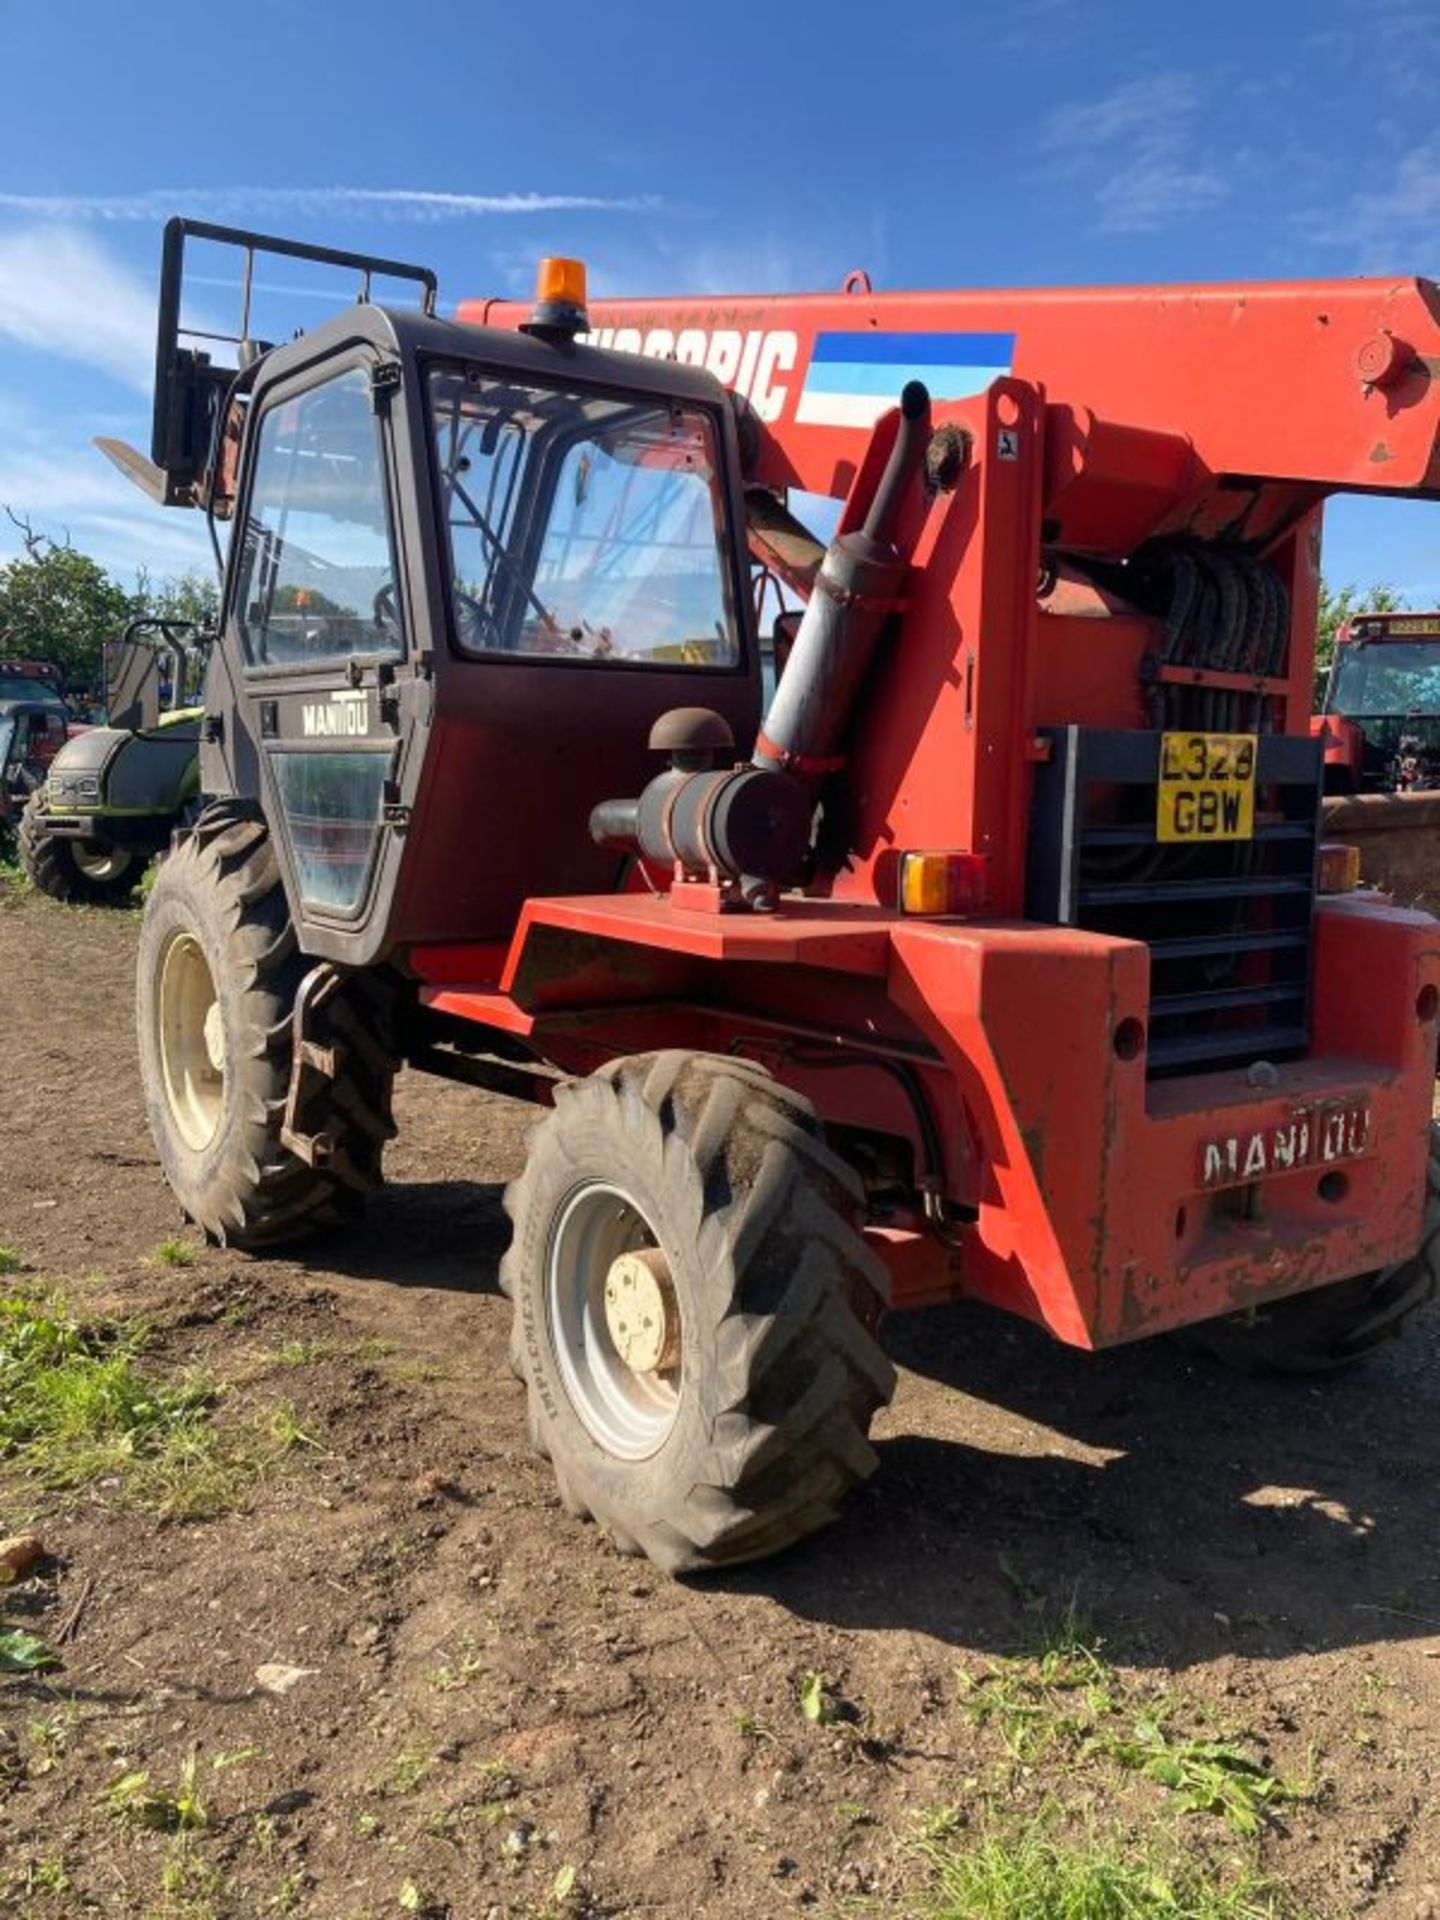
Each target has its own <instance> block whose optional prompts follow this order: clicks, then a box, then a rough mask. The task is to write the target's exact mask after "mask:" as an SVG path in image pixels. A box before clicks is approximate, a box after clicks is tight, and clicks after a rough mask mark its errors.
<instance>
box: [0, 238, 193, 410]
mask: <svg viewBox="0 0 1440 1920" xmlns="http://www.w3.org/2000/svg"><path fill="white" fill-rule="evenodd" d="M0 339H8V340H12V341H15V342H16V343H17V344H19V345H20V346H24V347H33V348H35V349H37V350H38V351H39V352H41V353H51V354H58V355H59V356H60V357H61V358H62V359H66V360H78V361H80V362H82V363H83V364H84V365H85V366H89V367H97V368H99V370H100V371H101V372H102V373H107V374H109V375H110V376H111V377H112V378H113V379H116V380H120V381H123V382H124V384H125V385H126V386H129V387H133V388H134V389H135V390H136V391H137V392H139V393H145V394H148V393H149V392H150V391H151V389H152V386H153V384H154V377H155V294H154V290H153V288H151V287H150V286H149V285H148V284H147V283H146V282H145V281H143V280H141V279H140V277H139V276H138V275H137V274H135V273H132V272H131V271H130V269H129V268H128V267H125V266H123V265H122V264H121V263H120V262H119V261H118V260H116V259H114V258H113V256H111V255H110V254H109V253H107V252H106V251H105V250H104V249H103V248H101V247H98V246H96V244H95V243H94V241H93V240H90V239H89V238H87V237H86V236H85V235H84V234H79V233H71V232H67V231H66V230H65V229H63V228H61V229H48V230H44V231H41V230H38V229H34V228H27V229H25V230H24V231H22V232H18V233H4V234H0Z"/></svg>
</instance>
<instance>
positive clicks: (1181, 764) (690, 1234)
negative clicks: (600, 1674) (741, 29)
mask: <svg viewBox="0 0 1440 1920" xmlns="http://www.w3.org/2000/svg"><path fill="white" fill-rule="evenodd" d="M196 234H199V235H200V236H201V237H204V238H207V239H220V240H226V241H230V242H232V243H233V244H235V245H238V246H239V247H241V248H242V249H243V250H244V253H245V256H246V268H245V280H246V284H247V285H248V284H249V274H250V265H251V263H252V261H253V258H254V256H255V254H256V253H257V252H261V251H264V250H265V249H267V248H268V249H270V250H272V251H282V252H287V253H295V252H306V251H309V252H313V253H314V254H315V256H316V257H319V258H324V259H328V260H330V261H332V262H339V263H341V264H349V265H351V266H354V267H356V268H357V269H358V270H359V271H360V272H361V273H362V274H363V275H364V276H365V280H366V286H367V287H368V283H369V278H370V276H371V275H372V274H373V273H380V272H385V273H391V274H395V273H399V274H407V273H408V274H410V275H411V276H412V277H413V278H414V279H415V280H416V281H417V282H418V283H419V285H420V288H421V293H422V300H421V306H420V309H419V310H418V311H414V310H402V309H398V308H381V307H379V306H376V305H373V304H371V303H369V302H368V301H366V300H363V299H362V301H361V302H360V303H359V304H357V305H355V306H353V307H350V308H349V309H348V310H346V311H344V312H343V313H340V314H338V315H336V317H334V318H333V319H331V320H328V321H326V322H324V323H323V324H322V325H321V326H319V327H317V328H316V329H315V331H314V332H312V333H310V334H308V335H306V336H304V337H302V338H299V339H296V340H294V341H291V342H288V343H287V344H285V345H283V346H279V347H275V348H272V349H266V348H265V347H264V346H263V343H259V342H255V341H252V340H250V339H248V338H245V337H244V336H245V335H246V334H247V333H248V325H247V324H245V323H244V322H242V324H241V326H240V329H239V334H240V336H241V338H240V340H239V343H238V347H237V352H236V354H235V365H234V366H233V367H221V366H219V365H216V364H213V363H212V361H211V360H210V359H209V358H208V357H207V351H206V350H204V349H202V348H200V347H198V346H195V345H193V344H187V342H186V340H185V337H184V335H183V332H182V330H181V327H180V321H179V314H180V294H181V285H182V279H183V272H184V248H185V243H186V240H187V238H188V237H191V236H193V235H196ZM433 306H434V283H433V280H432V279H431V278H430V277H429V276H428V275H426V274H425V273H424V272H423V270H421V269H409V268H406V267H404V266H403V265H397V264H396V263H393V262H388V263H387V262H377V261H373V260H367V259H365V258H363V257H361V256H350V255H337V254H333V253H329V252H327V251H324V250H314V249H311V250H307V249H303V248H300V247H298V246H297V245H296V244H295V243H290V242H275V241H268V240H264V239H263V238H261V237H259V236H255V235H246V234H237V233H234V232H232V231H229V230H225V229H214V228H206V227H199V226H196V225H195V224H193V223H186V222H183V221H176V222H172V223H171V226H170V228H169V230H168V231H167V237H166V256H165V266H164V273H163V279H162V299H161V327H160V342H159V355H158V362H157V365H158V382H157V402H156V429H155V439H154V446H153V450H152V452H153V458H152V460H150V461H148V462H147V461H144V460H142V459H141V457H140V456H139V455H136V454H133V453H129V452H128V451H127V452H125V454H124V456H123V457H124V460H125V463H126V464H127V466H128V467H129V469H130V470H131V471H132V472H134V473H135V474H136V475H137V476H138V477H140V478H141V480H142V482H143V483H144V484H146V485H147V486H148V487H149V488H150V490H151V491H152V492H153V493H154V494H155V496H156V497H157V498H164V499H166V500H170V501H173V502H175V503H177V504H182V505H199V506H201V507H202V508H203V509H204V510H205V511H206V512H207V513H208V514H210V515H212V516H215V517H221V518H223V517H226V516H232V515H233V526H234V532H233V536H232V539H231V543H230V551H229V557H228V563H227V569H226V574H227V577H226V584H225V593H224V600H223V614H222V631H221V633H220V636H219V639H218V642H217V644H216V646H215V648H214V650H213V652H212V655H211V659H210V668H209V677H208V682H207V689H206V719H205V722H204V726H203V733H202V748H201V753H202V787H203V791H204V794H205V796H206V799H207V804H206V806H205V809H204V811H203V813H202V814H201V817H200V819H199V820H198V822H197V823H196V824H195V826H194V827H193V829H191V830H190V831H188V832H187V833H185V834H183V835H182V836H180V837H178V839H177V842H176V845H175V847H174V850H173V852H172V854H171V857H170V858H169V859H168V860H167V861H166V862H165V864H164V866H163V868H162V870H161V873H160V876H159V878H158V880H157V883H156V885H155V888H154V890H153V892H152V893H151V895H150V898H149V901H148V903H147V907H146V913H145V922H144V929H143V934H142V940H141V953H140V962H139V1024H140V1039H141V1059H142V1068H143V1074H144V1083H145V1090H146V1096H147V1102H148V1107H149V1112H150V1118H151V1122H152V1126H153V1129H154V1133H155V1138H156V1141H157V1144H158V1147H159V1151H160V1156H161V1160H162V1162H163V1164H164V1167H165V1170H166V1172H167V1174H168V1176H169V1179H170V1181H171V1183H172V1185H173V1186H174V1188H175V1191H176V1192H177V1194H178V1195H179V1197H180V1200H181V1202H182V1204H183V1205H184V1207H185V1209H186V1211H187V1212H188V1213H189V1214H190V1215H191V1217H192V1218H193V1219H195V1220H196V1221H198V1222H199V1223H200V1224H201V1226H202V1227H203V1228H204V1229H205V1230H206V1232H207V1233H209V1234H211V1235H212V1236H214V1237H216V1238H217V1239H221V1240H225V1241H227V1242H230V1243H232V1244H236V1245H240V1246H247V1247H255V1246H268V1245H271V1244H274V1243H276V1242H279V1241H281V1240H283V1239H286V1238H288V1237H292V1236H294V1235H297V1234H299V1233H302V1232H305V1231H308V1230H311V1229H313V1228H315V1227H316V1226H319V1225H322V1224H324V1223H326V1222H328V1221H331V1220H334V1219H337V1218H345V1217H347V1216H348V1215H349V1214H350V1213H351V1212H352V1211H353V1208H354V1205H355V1204H356V1201H357V1197H358V1196H359V1195H360V1194H361V1193H362V1192H363V1190H364V1189H365V1188H366V1187H369V1186H372V1185H374V1184H375V1183H376V1182H377V1181H378V1179H379V1177H380V1162H381V1154H382V1150H383V1147H384V1143H385V1141H386V1139H387V1138H388V1136H389V1135H390V1133H391V1132H392V1131H393V1123H392V1120H391V1113H390V1088H391V1081H392V1077H393V1074H394V1071H395V1068H396V1067H397V1065H399V1064H400V1063H402V1062H403V1063H405V1064H408V1065H410V1066H411V1067H413V1068H416V1069H419V1070H423V1071H429V1072H434V1073H438V1074H442V1075H447V1076H450V1077H453V1078H457V1079H460V1080H463V1081H469V1082H472V1083H474V1084H477V1085H481V1086H485V1087H490V1088H501V1089H504V1090H505V1091H508V1092H511V1093H516V1094H519V1095H520V1096H521V1097H523V1098H526V1099H530V1100H532V1101H534V1102H536V1103H537V1106H538V1107H539V1108H540V1109H541V1114H542V1117H541V1118H540V1120H539V1124H538V1126H537V1129H536V1131H535V1134H534V1136H533V1138H532V1141H531V1145H530V1150H529V1158H528V1162H527V1165H526V1167H525V1170H524V1172H523V1173H522V1174H521V1176H520V1177H519V1179H518V1180H517V1181H516V1182H515V1183H514V1184H513V1185H512V1186H511V1188H510V1190H509V1192H508V1194H507V1198H506V1206H507V1209H508V1211H509V1213H510V1216H511V1219H512V1221H513V1228H514V1231H513V1240H512V1244H511V1247H510V1249H509V1251H508V1253H507V1254H506V1256H505V1260H504V1263H503V1267H502V1275H501V1277H502V1282H503V1285H504V1287H505V1290H506V1292H507V1293H508V1294H509V1295H510V1296H511V1298H512V1300H513V1302H514V1322H513V1325H514V1337H513V1346H512V1356H513V1360H514V1364H515V1367H516V1370H517V1371H518V1372H519V1374H520V1375H521V1376H522V1378H523V1379H524V1381H525V1383H526V1387H527V1390H528V1399H529V1418H530V1429H531V1434H532V1437H533V1439H534V1441H535V1443H536V1445H537V1446H538V1447H539V1448H540V1449H541V1450H542V1451H543V1452H544V1453H546V1454H547V1455H548V1456H549V1458H550V1459H551V1461H552V1463H553V1466H554V1470H555V1474H556V1478H557V1481H558V1484H559V1487H560V1490H561V1493H562V1495H563V1497H564V1499H565V1502H566V1504H567V1505H568V1506H569V1507H570V1508H571V1509H572V1510H573V1511H575V1512H577V1513H588V1514H591V1515H593V1516H594V1517H595V1518H596V1519H597V1520H599V1521H600V1522H601V1523H602V1524H603V1525H604V1527H605V1528H606V1529H607V1530H608V1531H609V1533H610V1534H611V1535H612V1537H613V1538H614V1539H615V1541H616V1542H617V1543H618V1544H619V1545H620V1546H621V1547H623V1548H626V1549H627V1550H630V1551H638V1552H643V1553H646V1554H648V1555H649V1556H650V1557H651V1558H652V1559H654V1560H655V1561H657V1562H658V1563H660V1564H661V1565H662V1566H665V1567H668V1568H671V1569H675V1570H681V1569H689V1568H699V1567H713V1566H718V1565H724V1564H727V1563H731V1562H735V1561H740V1560H745V1559H753V1558H755V1557H757V1556H759V1555H762V1554H765V1553H768V1552H771V1551H773V1550H775V1549H777V1548H779V1547H782V1546H784V1545H786V1544H787V1543H788V1542H790V1541H792V1540H794V1539H796V1538H798V1537H799V1536H801V1535H803V1534H805V1533H807V1532H809V1531H810V1530H812V1529H813V1528H815V1527H816V1526H818V1525H820V1524H821V1523H823V1522H824V1521H826V1520H827V1519H829V1518H830V1517H831V1516H832V1515H833V1513H834V1512H835V1510H836V1507H837V1505H838V1503H839V1501H840V1499H841V1498H842V1496H843V1495H844V1493H845V1492H846V1490H847V1489H848V1488H849V1487H850V1486H851V1485H852V1484H853V1483H854V1482H855V1481H857V1480H859V1479H860V1478H862V1477H863V1476H864V1475H865V1474H867V1473H868V1472H869V1471H870V1470H871V1468H872V1466H873V1465H874V1460H875V1456H874V1454H873V1452H872V1450H871V1447H870V1444H869V1440H868V1437H867V1432H868V1427H869V1424H870V1420H871V1417H872V1415H873V1414H874V1412H875V1410H876V1408H877V1407H878V1406H879V1405H881V1404H882V1403H883V1402H884V1401H885V1400H886V1399H887V1398H888V1397H889V1395H890V1393H891V1391H892V1386H893V1374H892V1371H891V1368H890V1366H889V1363H888V1362H887V1360H886V1359H885V1357H884V1354H883V1352H882V1350H881V1347H880V1345H879V1344H878V1340H877V1332H876V1330H877V1324H878V1321H879V1319H880V1316H881V1313H882V1311H883V1310H884V1309H887V1308H888V1309H892V1310H903V1309H905V1308H908V1307H913V1306H918V1305H922V1304H928V1303H932V1302H938V1301H945V1300H950V1299H957V1298H960V1297H972V1298H978V1299H982V1300H986V1301H990V1302H992V1303H995V1304H997V1305H999V1306H1002V1307H1005V1308H1008V1309H1010V1310H1011V1311H1013V1312H1016V1313H1019V1314H1023V1315H1025V1316H1027V1317H1029V1318H1032V1319H1035V1320H1038V1321H1040V1322H1042V1323H1043V1324H1044V1325H1045V1326H1047V1327H1048V1328H1049V1329H1050V1330H1051V1331H1052V1332H1053V1333H1054V1334H1055V1335H1056V1336H1057V1337H1058V1338H1060V1339H1061V1340H1064V1341H1067V1342H1069V1343H1071V1344H1073V1345H1075V1346H1078V1347H1101V1346H1105V1345H1107V1344H1112V1343H1115V1342H1120V1341H1129V1340H1135V1339H1138V1338H1140V1337H1141V1336H1145V1335H1152V1334H1158V1333H1164V1332H1169V1331H1172V1330H1176V1329H1181V1328H1187V1329H1189V1330H1190V1331H1191V1333H1192V1335H1194V1336H1195V1337H1198V1338H1199V1339H1200V1340H1202V1341H1203V1342H1204V1343H1205V1344H1208V1345H1210V1346H1211V1347H1213V1348H1214V1349H1215V1350H1216V1351H1217V1352H1218V1353H1220V1354H1222V1355H1223V1356H1225V1357H1227V1358H1229V1359H1231V1360H1233V1361H1235V1362H1236V1363H1237V1364H1240V1365H1243V1366H1252V1367H1265V1366H1272V1367H1278V1368H1282V1369H1313V1370H1315V1371H1323V1370H1328V1369H1333V1368H1336V1367H1339V1366H1342V1365H1344V1364H1345V1363H1347V1362H1349V1361H1351V1360H1353V1359H1355V1358H1357V1357H1358V1356H1360V1355H1361V1354H1363V1353H1365V1352H1366V1351H1367V1350H1368V1349H1370V1348H1371V1347H1372V1346H1373V1345H1374V1344H1375V1343H1376V1342H1377V1341H1379V1340H1380V1339H1382V1338H1384V1337H1385V1336H1387V1335H1389V1334H1391V1333H1394V1332H1395V1331H1397V1330H1398V1329H1399V1328H1400V1327H1401V1326H1402V1325H1403V1324H1405V1323H1406V1322H1407V1321H1408V1320H1409V1319H1410V1318H1411V1317H1412V1316H1413V1315H1414V1314H1415V1312H1416V1311H1417V1309H1418V1308H1419V1307H1420V1306H1421V1305H1422V1304H1423V1302H1424V1301H1425V1300H1427V1299H1428V1298H1429V1297H1430V1295H1431V1294H1432V1293H1433V1291H1434V1288H1435V1278H1436V1262H1437V1230H1440V1209H1437V1201H1436V1190H1435V1188H1434V1185H1433V1177H1430V1176H1429V1167H1430V1146H1429V1141H1430V1131H1429V1123H1430V1103H1431V1094H1432V1069H1433V1062H1434V1057H1435V1048H1436V1026H1437V1008H1440V926H1437V924H1436V922H1435V921H1433V920H1431V919H1430V918H1429V917H1428V916H1426V915H1424V914H1418V913H1414V912H1408V911H1404V910H1401V909H1399V908H1396V907H1394V906H1393V905H1391V904H1389V903H1388V902H1386V901H1385V900H1383V899H1380V898H1377V897H1375V896H1367V895H1361V894H1358V893H1353V892H1352V893H1349V894H1346V893H1344V892H1337V891H1335V889H1336V888H1337V887H1338V886H1343V884H1344V881H1345V878H1346V867H1345V863H1344V861H1343V860H1342V861H1339V862H1336V861H1335V860H1333V859H1332V858H1331V857H1330V855H1329V854H1328V853H1327V851H1326V849H1325V848H1324V847H1323V846H1322V845H1321V843H1320V838H1319V831H1318V822H1319V817H1320V799H1321V752H1322V748H1321V744H1320V743H1319V742H1318V741H1316V740H1312V738H1311V737H1310V731H1309V708H1310V698H1309V696H1310V682H1311V661H1312V651H1313V635H1314V628H1315V607H1316V593H1317V579H1318V575H1317V560H1318V547H1319V527H1320V513H1321V507H1322V503H1323V501H1324V499H1325V498H1326V497H1327V496H1328V495H1330V494H1332V493H1335V492H1340V491H1344V490H1347V489H1352V490H1364V491H1366V492H1369V493H1395V494H1401V495H1407V496H1414V495H1428V494H1432V493H1435V492H1437V491H1440V459H1437V427H1440V392H1437V391H1432V387H1433V386H1434V379H1433V373H1432V369H1433V368H1434V367H1435V366H1436V365H1440V318H1437V313H1440V295H1437V291H1436V289H1435V288H1434V287H1432V286H1431V285H1430V284H1429V283H1427V282H1424V281H1415V280H1403V279H1402V280H1390V281H1385V282H1383V283H1380V282H1363V281H1348V282H1344V283H1316V284H1308V285H1303V286H1279V285H1276V286H1247V287H1208V288H1206V287H1179V288H1135V289H1127V290H1106V291H1088V292H1086V291H1081V292H1064V291H1058V292H1056V291H1050V292H1035V291H1021V292H1012V293H989V294H981V293H933V294H890V295H886V294H876V293H873V292H872V291H871V290H870V288H869V286H868V284H867V283H866V282H865V281H864V279H863V276H854V277H853V278H852V280H851V281H850V282H848V283H847V286H846V289H845V291H844V292H842V293H840V294H836V295H833V296H832V295H816V296H803V297H797V298H774V299H765V298H735V299H725V300H715V301H705V302H700V301H650V302H643V301H633V302H632V301H625V302H610V303H604V304H603V305H600V306H597V307H595V308H593V309H591V310H590V311H589V312H588V313H587V312H586V309H585V297H584V288H583V276H582V275H581V274H580V272H579V270H578V268H577V267H576V266H575V265H574V263H569V262H548V263H546V264H545V267H544V269H543V271H542V285H541V295H540V299H539V302H538V304H537V306H536V307H535V308H534V309H530V308H522V307H520V306H517V305H513V304H505V303H495V302H477V303H474V304H471V305H467V306H462V307H461V309H460V315H459V318H458V319H457V320H446V319H442V318H439V317H437V316H436V314H435V313H434V311H433ZM794 490H800V491H802V492H805V493H809V494H824V495H829V496H831V498H832V499H835V500H838V501H840V502H841V503H842V508H841V513H840V520H839V526H838V531H837V532H836V533H835V536H834V538H833V539H832V540H831V541H830V542H829V543H828V544H824V545H822V544H821V543H820V542H819V541H817V540H816V539H815V538H814V537H813V536H812V535H811V533H810V532H809V530H808V529H807V527H806V525H805V524H804V521H803V518H802V516H801V515H800V514H798V513H797V512H795V511H794V508H795V506H796V505H797V504H798V501H797V498H796V494H795V491H794ZM767 573H768V574H769V575H771V576H773V577H776V578H779V579H781V580H783V582H784V583H785V584H786V585H787V586H788V588H789V589H790V590H791V591H792V593H794V594H796V595H798V596H799V597H800V598H801V599H803V601H804V609H803V612H802V613H801V615H800V616H799V619H798V623H797V621H796V620H795V618H794V617H793V616H787V618H786V619H785V621H784V622H782V623H780V625H779V630H778V631H777V633H776V635H775V637H774V643H773V651H774V666H775V667H777V668H779V669H780V671H779V675H778V683H777V684H776V685H775V687H774V691H773V694H768V695H767V693H766V691H765V687H766V672H765V669H766V661H765V653H766V644H765V642H764V641H763V640H762V638H761V636H760V635H759V634H758V633H757V631H756V619H755V612H754V607H755V593H756V583H757V581H759V580H763V577H764V576H765V575H766V574H767Z"/></svg>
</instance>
